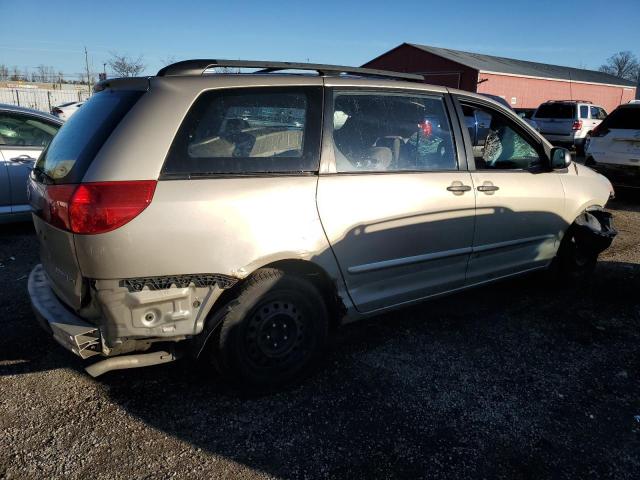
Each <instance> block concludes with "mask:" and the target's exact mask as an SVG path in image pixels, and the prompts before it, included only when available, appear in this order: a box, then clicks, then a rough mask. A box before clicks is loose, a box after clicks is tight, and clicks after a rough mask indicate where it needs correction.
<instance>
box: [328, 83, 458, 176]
mask: <svg viewBox="0 0 640 480" xmlns="http://www.w3.org/2000/svg"><path fill="white" fill-rule="evenodd" d="M333 108H334V113H333V142H334V153H335V159H336V169H337V171H338V172H339V173H341V172H356V171H386V172H395V171H437V170H456V169H457V168H458V161H457V155H456V152H455V144H454V141H453V135H452V134H451V126H450V123H449V117H448V115H447V111H446V109H445V105H444V101H443V99H442V97H440V96H427V95H418V94H415V95H414V94H400V93H391V92H379V93H378V92H336V94H335V97H334V106H333Z"/></svg>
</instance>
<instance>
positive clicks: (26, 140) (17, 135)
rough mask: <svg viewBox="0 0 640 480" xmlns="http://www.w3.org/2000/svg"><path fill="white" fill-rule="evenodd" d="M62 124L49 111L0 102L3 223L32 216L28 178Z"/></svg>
mask: <svg viewBox="0 0 640 480" xmlns="http://www.w3.org/2000/svg"><path fill="white" fill-rule="evenodd" d="M60 125H62V122H61V121H60V120H59V119H57V118H56V117H53V116H51V115H49V114H47V113H43V112H39V111H37V110H31V109H28V108H22V107H16V106H13V105H5V104H0V223H4V222H12V221H18V220H28V219H30V218H31V207H30V206H29V201H28V199H27V178H28V177H29V172H30V171H31V168H32V167H33V164H34V162H35V161H36V159H37V158H38V156H39V155H40V152H42V150H43V149H44V148H45V147H46V146H47V145H48V144H49V142H50V141H51V139H52V138H53V136H54V135H55V134H56V133H57V131H58V129H59V128H60Z"/></svg>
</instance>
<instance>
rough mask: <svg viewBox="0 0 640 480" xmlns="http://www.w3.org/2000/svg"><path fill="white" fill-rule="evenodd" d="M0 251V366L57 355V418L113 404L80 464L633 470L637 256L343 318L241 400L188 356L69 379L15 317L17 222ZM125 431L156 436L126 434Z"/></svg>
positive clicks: (22, 270) (21, 245)
mask: <svg viewBox="0 0 640 480" xmlns="http://www.w3.org/2000/svg"><path fill="white" fill-rule="evenodd" d="M622 206H623V207H624V208H631V207H629V206H628V205H627V204H622ZM612 208H614V209H615V205H612ZM625 238H626V237H625ZM633 238H635V237H633V236H629V238H628V240H629V241H631V242H632V241H633ZM0 247H1V248H2V250H0V252H2V253H1V255H2V257H1V258H0V262H1V263H2V265H3V266H2V267H0V268H1V270H0V298H1V299H2V302H1V304H0V314H1V315H2V326H3V332H2V335H0V375H15V376H14V377H13V379H12V380H11V381H13V382H18V379H24V382H25V385H27V386H28V385H39V384H37V383H35V384H34V383H33V381H34V379H33V378H32V377H34V376H31V375H26V374H29V373H36V372H41V371H48V370H54V369H61V367H64V368H66V369H73V370H76V371H77V372H78V373H77V374H75V373H74V374H72V375H71V376H63V377H60V378H63V379H64V381H66V382H68V381H73V382H75V384H74V385H73V389H70V393H69V394H68V395H67V396H65V399H64V400H63V403H64V404H66V403H68V402H71V403H70V404H69V407H68V408H66V410H64V411H65V412H67V411H68V412H67V413H68V415H73V412H77V411H78V410H77V409H81V408H82V406H83V405H86V407H87V408H89V409H90V412H92V413H91V415H92V418H95V419H96V420H98V421H99V422H101V423H100V425H104V424H105V423H106V424H111V422H113V421H114V420H113V418H114V417H112V415H114V414H115V413H116V412H117V411H122V412H123V413H124V414H125V419H126V424H125V425H122V426H120V427H117V426H112V427H110V428H113V429H114V432H118V433H117V434H116V433H113V434H109V437H108V439H107V441H108V443H109V445H110V447H113V450H109V451H108V452H109V453H105V452H106V450H104V449H103V450H95V452H94V451H92V452H91V454H92V455H93V456H92V459H93V460H92V462H93V463H94V464H95V463H96V462H98V463H99V464H101V465H107V464H109V465H111V464H114V462H115V464H116V465H115V466H114V468H116V469H117V463H118V462H120V461H122V460H123V459H130V457H131V455H132V453H131V452H132V451H135V452H138V451H139V449H140V448H143V451H140V454H144V455H148V456H149V458H152V459H154V460H149V461H150V462H152V463H153V462H156V461H161V459H162V457H163V456H167V457H168V456H173V455H182V454H185V455H195V454H196V453H195V452H196V451H197V449H201V451H202V452H204V453H206V454H207V455H209V457H208V458H211V457H215V458H218V459H224V460H232V461H234V462H237V463H238V464H240V465H245V466H247V467H249V468H252V469H255V470H259V471H262V472H266V473H268V474H272V475H274V476H278V477H283V478H301V477H304V476H307V477H318V476H326V477H368V478H371V477H391V478H393V477H395V478H406V477H418V476H420V477H424V476H439V477H442V476H445V477H447V476H448V477H451V478H461V477H465V476H473V477H483V476H484V477H489V478H500V477H503V478H507V477H508V478H539V477H548V476H565V477H571V478H584V477H595V478H601V477H605V476H608V477H614V478H625V477H626V478H633V473H632V472H634V471H637V470H638V467H639V466H640V454H639V453H638V452H640V424H638V423H637V422H636V420H635V419H634V416H635V415H638V414H640V401H639V400H638V398H640V384H639V383H638V378H640V366H639V363H638V345H639V340H640V333H639V331H638V325H639V323H640V295H638V291H639V287H640V265H638V264H637V263H628V262H620V261H610V260H609V261H607V260H605V261H602V262H600V264H599V265H598V268H597V271H596V275H595V276H594V278H593V280H592V281H591V282H589V283H586V284H584V285H582V286H564V287H558V286H557V284H555V283H554V282H552V281H551V280H550V279H549V277H548V276H547V275H544V274H537V275H533V276H529V277H526V278H521V279H517V280H512V281H508V282H501V283H497V284H494V285H491V286H487V287H484V288H480V289H477V290H474V291H469V292H466V293H461V294H457V295H453V296H450V297H447V298H443V299H440V300H437V301H432V302H429V303H425V304H423V305H420V306H417V307H413V308H407V309H404V310H400V311H397V312H394V313H390V314H387V315H384V316H381V317H378V318H374V319H371V320H369V321H366V322H362V323H357V324H353V325H351V326H347V327H345V328H343V329H342V330H341V331H340V332H339V333H338V335H337V338H336V341H335V344H334V346H333V348H332V350H331V351H330V352H328V353H327V358H326V361H325V365H324V368H323V369H322V370H321V371H320V372H319V373H318V374H317V375H316V376H315V377H313V378H312V379H310V380H309V381H307V382H305V383H304V384H302V385H300V386H298V387H297V388H293V389H290V390H288V391H284V392H281V393H279V394H276V395H272V396H268V397H262V398H245V397H242V396H240V395H238V394H237V393H236V392H234V391H233V390H230V389H229V388H227V387H226V386H224V385H223V384H222V383H221V382H220V381H219V379H217V378H216V377H215V376H213V375H211V374H209V373H208V371H207V369H206V368H203V367H196V365H194V364H193V363H190V362H188V361H182V362H177V363H174V364H171V365H167V366H162V367H153V368H148V369H140V370H129V371H122V372H112V373H109V374H107V375H105V376H104V377H101V378H100V379H99V380H97V381H94V380H91V379H89V378H88V377H86V376H84V375H83V374H81V370H82V363H81V362H80V361H79V360H78V359H76V358H75V357H74V356H73V355H71V354H69V353H67V352H65V351H63V350H62V348H60V347H58V346H57V345H56V344H55V343H54V342H53V340H51V339H49V338H47V336H46V335H45V334H44V333H43V332H41V330H40V329H39V328H38V327H37V326H36V324H35V322H34V320H33V318H32V315H31V313H30V309H29V308H30V307H29V304H28V299H27V295H26V274H28V272H29V270H30V269H31V268H32V266H33V265H34V264H35V263H36V262H37V251H36V242H35V239H34V238H33V235H32V230H31V229H30V227H28V226H25V227H19V228H17V229H15V230H12V231H11V232H4V234H3V235H0ZM12 257H13V260H12V259H11V258H12ZM51 373H54V372H51ZM52 377H53V379H56V378H58V377H57V376H56V375H55V373H54V375H49V376H47V377H43V379H42V381H51V378H52ZM58 381H59V380H58ZM16 385H17V383H16ZM20 385H21V386H23V384H20ZM23 387H24V386H23ZM71 390H72V392H71ZM85 392H91V393H89V394H87V393H85ZM87 395H89V397H87ZM67 397H68V398H67ZM85 397H87V398H85ZM47 398H48V397H47ZM74 402H75V403H74ZM84 402H89V403H88V404H85V403H84ZM56 405H57V404H56ZM49 408H50V410H47V412H49V413H48V414H51V415H52V414H53V412H55V413H57V414H59V413H60V412H61V411H62V410H60V409H61V408H63V407H62V406H55V405H53V404H52V405H50V406H49ZM63 409H64V408H63ZM31 416H33V415H32V414H29V417H31ZM118 418H122V417H118ZM130 419H134V421H131V420H130ZM138 421H139V422H138ZM140 422H141V423H142V424H144V425H145V426H144V428H145V429H144V430H142V431H140V427H139V425H140ZM67 425H68V424H67ZM147 427H151V428H149V429H147ZM86 428H88V425H86V424H83V423H79V424H77V425H76V427H69V430H70V431H73V432H75V435H76V437H77V438H78V439H82V438H83V436H84V434H85V433H84V432H85V430H86ZM100 428H105V427H102V426H101V427H100ZM118 428H121V429H122V430H121V432H119V431H118ZM128 429H135V430H128ZM98 431H102V430H98ZM155 431H159V432H162V433H163V434H166V435H168V436H169V437H171V438H175V439H178V440H180V441H182V442H185V443H186V444H188V445H190V446H193V448H192V449H187V450H185V451H183V452H177V451H175V448H176V445H175V444H174V443H161V442H162V440H161V439H157V436H156V435H154V434H153V433H152V432H155ZM127 432H130V434H131V435H132V437H131V438H137V439H138V440H140V439H145V438H147V439H149V438H154V439H155V441H158V442H159V443H157V444H154V445H146V444H145V445H144V446H134V445H132V442H134V440H130V441H128V440H127V438H128V437H127V435H128V433H127ZM133 432H136V433H135V437H134V436H133ZM145 432H146V433H145ZM112 435H113V436H112ZM78 441H81V440H78ZM140 441H142V440H140ZM81 447H82V448H89V449H91V445H90V444H87V445H84V444H83V445H82V446H81ZM134 448H137V449H138V450H132V449H134ZM182 448H184V447H182ZM144 449H150V450H148V451H147V452H146V453H145V451H144ZM185 452H186V453H185ZM102 455H109V457H103V456H102ZM118 455H122V457H121V458H120V460H118V459H117V458H118ZM135 455H138V453H135ZM127 461H128V462H131V460H127ZM172 461H173V460H172ZM194 461H199V460H198V459H194ZM224 464H225V465H226V463H224ZM154 465H156V467H149V468H152V469H151V470H150V472H153V471H157V470H154V469H157V468H158V467H157V464H154ZM126 471H127V470H126V469H125V470H123V472H126ZM138 473H140V472H138ZM217 473H218V471H215V472H211V476H216V475H217Z"/></svg>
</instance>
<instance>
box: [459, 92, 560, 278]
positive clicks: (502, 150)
mask: <svg viewBox="0 0 640 480" xmlns="http://www.w3.org/2000/svg"><path fill="white" fill-rule="evenodd" d="M458 99H459V101H460V105H461V109H460V111H463V110H464V109H467V110H469V109H473V110H479V111H482V113H483V115H484V116H486V117H490V121H489V128H488V134H487V137H486V138H485V140H484V142H483V143H482V145H480V144H478V143H476V144H472V141H471V139H468V141H469V147H468V148H467V151H468V152H473V157H469V158H468V159H467V161H468V163H469V164H470V170H471V176H472V180H473V186H474V191H475V195H476V223H475V230H474V238H473V254H472V255H471V259H470V261H469V268H468V272H467V283H468V284H474V283H480V282H483V281H486V280H491V279H493V278H498V277H503V276H507V275H511V274H514V273H518V272H522V271H526V270H529V269H533V268H537V267H542V266H545V265H547V264H548V263H549V262H550V261H551V260H552V259H553V257H554V256H555V253H556V249H557V246H558V242H559V240H560V235H561V233H562V232H563V231H564V230H565V229H566V227H567V225H566V223H565V221H564V220H563V218H562V217H561V213H562V211H563V209H564V189H563V187H562V183H561V180H560V178H559V176H558V174H557V173H555V172H554V171H551V170H550V169H549V168H548V159H547V156H546V153H545V151H544V148H543V146H542V143H541V141H540V140H539V139H537V138H536V137H534V136H532V135H530V134H529V133H528V131H527V129H526V128H524V126H523V125H519V123H520V121H519V120H516V119H515V118H512V117H511V115H508V114H507V113H506V112H502V111H501V110H500V109H499V108H498V107H495V106H493V105H491V104H488V103H485V102H482V101H480V100H477V99H471V98H465V97H462V96H460V97H458Z"/></svg>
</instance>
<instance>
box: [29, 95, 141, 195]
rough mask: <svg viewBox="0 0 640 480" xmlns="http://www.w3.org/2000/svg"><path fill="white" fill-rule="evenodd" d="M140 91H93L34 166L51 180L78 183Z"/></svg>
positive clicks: (138, 96)
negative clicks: (94, 92)
mask: <svg viewBox="0 0 640 480" xmlns="http://www.w3.org/2000/svg"><path fill="white" fill-rule="evenodd" d="M142 93H143V92H139V91H122V90H120V91H118V90H116V91H114V90H105V91H103V92H100V93H96V94H94V95H93V96H92V97H91V99H90V100H88V101H87V102H86V103H85V104H84V105H83V106H82V108H81V109H79V110H78V112H77V113H75V114H74V115H73V116H72V117H71V118H70V119H69V120H68V121H67V123H65V124H64V126H63V127H62V128H61V129H60V131H59V132H58V134H57V135H56V136H55V137H54V139H53V141H52V142H51V143H50V144H49V147H48V148H47V149H46V150H45V151H44V152H43V153H42V155H41V156H40V158H39V159H38V162H37V164H36V169H37V170H39V171H40V172H42V173H44V175H45V176H46V177H48V178H49V179H50V180H51V181H53V182H54V183H78V182H80V181H81V180H82V177H83V176H84V174H85V172H86V171H87V169H88V168H89V165H90V164H91V161H92V160H93V158H94V157H95V155H96V154H97V153H98V150H100V148H101V147H102V145H103V144H104V142H105V141H106V140H107V138H109V135H111V132H113V130H114V129H115V128H116V126H117V125H118V123H120V120H122V118H123V117H124V116H125V114H126V113H127V112H128V111H129V110H130V109H131V107H132V106H133V104H134V103H135V102H136V101H137V100H138V98H140V96H141V95H142Z"/></svg>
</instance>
